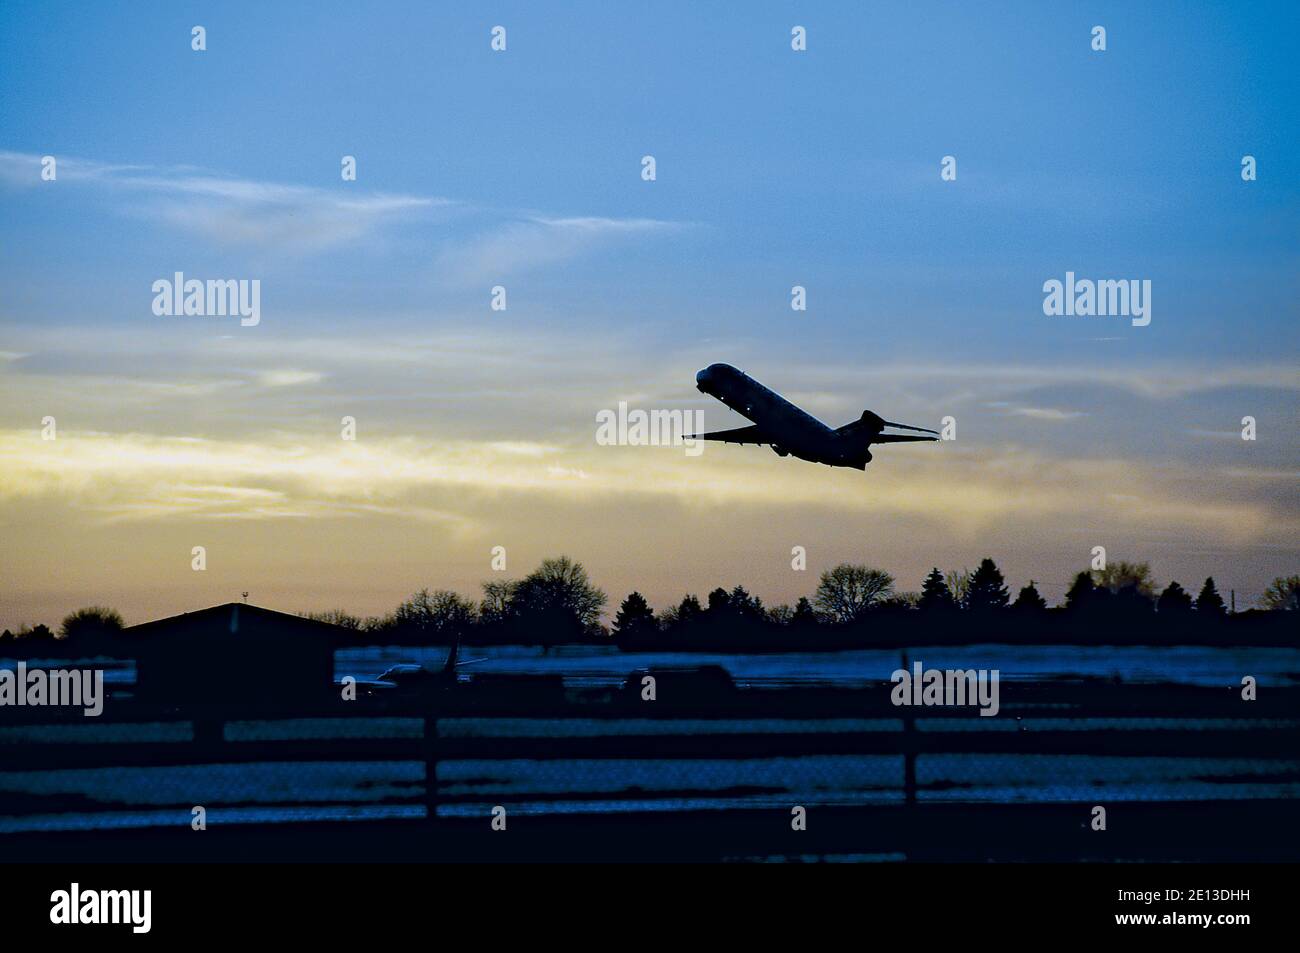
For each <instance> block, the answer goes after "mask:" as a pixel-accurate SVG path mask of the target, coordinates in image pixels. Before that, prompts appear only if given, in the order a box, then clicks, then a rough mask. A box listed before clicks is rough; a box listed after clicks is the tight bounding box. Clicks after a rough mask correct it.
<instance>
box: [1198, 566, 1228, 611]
mask: <svg viewBox="0 0 1300 953" xmlns="http://www.w3.org/2000/svg"><path fill="white" fill-rule="evenodd" d="M1196 611H1197V612H1202V613H1204V614H1205V615H1207V616H1220V615H1223V614H1224V612H1225V609H1224V606H1223V596H1221V595H1219V590H1218V589H1216V588H1215V586H1214V577H1213V576H1210V577H1209V578H1207V579H1206V580H1205V585H1203V586H1201V594H1200V595H1199V596H1197V597H1196Z"/></svg>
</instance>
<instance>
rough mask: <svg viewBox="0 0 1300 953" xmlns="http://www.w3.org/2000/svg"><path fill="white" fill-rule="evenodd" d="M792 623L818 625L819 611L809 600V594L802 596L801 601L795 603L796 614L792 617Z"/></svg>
mask: <svg viewBox="0 0 1300 953" xmlns="http://www.w3.org/2000/svg"><path fill="white" fill-rule="evenodd" d="M790 624H791V625H816V624H817V612H816V610H815V609H813V604H812V603H811V602H809V601H808V597H807V596H800V597H799V601H798V602H796V603H795V604H794V615H792V616H791V617H790Z"/></svg>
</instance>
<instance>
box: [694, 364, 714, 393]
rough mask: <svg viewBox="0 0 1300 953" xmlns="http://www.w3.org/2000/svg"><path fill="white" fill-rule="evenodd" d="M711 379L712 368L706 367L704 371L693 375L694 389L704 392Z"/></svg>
mask: <svg viewBox="0 0 1300 953" xmlns="http://www.w3.org/2000/svg"><path fill="white" fill-rule="evenodd" d="M712 378H713V368H711V367H706V368H705V369H704V370H702V371H700V372H699V373H698V374H696V375H695V389H696V390H704V389H705V388H706V387H708V385H709V381H710V380H712Z"/></svg>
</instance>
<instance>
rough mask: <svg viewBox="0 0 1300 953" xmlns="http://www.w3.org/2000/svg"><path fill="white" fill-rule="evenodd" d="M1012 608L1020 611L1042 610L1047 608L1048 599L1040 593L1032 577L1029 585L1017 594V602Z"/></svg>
mask: <svg viewBox="0 0 1300 953" xmlns="http://www.w3.org/2000/svg"><path fill="white" fill-rule="evenodd" d="M1011 608H1013V609H1015V610H1016V611H1018V612H1042V611H1043V610H1044V609H1046V608H1047V600H1046V599H1044V598H1043V597H1042V596H1040V595H1039V594H1038V587H1037V586H1035V585H1034V580H1032V579H1031V580H1029V585H1027V586H1025V587H1024V588H1022V589H1021V590H1020V592H1018V593H1017V594H1016V601H1015V604H1014V605H1012V606H1011Z"/></svg>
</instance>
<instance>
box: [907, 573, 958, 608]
mask: <svg viewBox="0 0 1300 953" xmlns="http://www.w3.org/2000/svg"><path fill="white" fill-rule="evenodd" d="M956 604H957V603H956V602H955V600H954V599H953V597H952V593H951V592H950V591H949V590H948V583H946V582H945V581H944V578H943V573H941V572H939V568H938V567H937V566H936V567H935V568H934V569H931V570H930V575H928V576H926V577H925V582H924V583H922V584H921V599H920V601H919V602H918V603H917V607H918V608H921V609H951V608H953V607H955V606H956Z"/></svg>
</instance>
